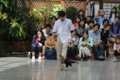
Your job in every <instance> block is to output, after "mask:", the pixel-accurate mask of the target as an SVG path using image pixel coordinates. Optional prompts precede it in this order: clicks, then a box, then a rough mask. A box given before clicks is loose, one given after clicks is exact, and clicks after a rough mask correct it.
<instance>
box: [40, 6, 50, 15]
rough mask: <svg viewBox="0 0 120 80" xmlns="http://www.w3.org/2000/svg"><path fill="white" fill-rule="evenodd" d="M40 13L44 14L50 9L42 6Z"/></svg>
mask: <svg viewBox="0 0 120 80" xmlns="http://www.w3.org/2000/svg"><path fill="white" fill-rule="evenodd" d="M40 13H42V14H44V13H48V9H47V8H46V7H41V8H40Z"/></svg>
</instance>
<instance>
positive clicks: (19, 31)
mask: <svg viewBox="0 0 120 80" xmlns="http://www.w3.org/2000/svg"><path fill="white" fill-rule="evenodd" d="M18 20H19V19H16V18H15V19H12V18H11V26H10V32H9V34H10V35H11V36H12V37H13V38H14V37H19V38H21V37H22V38H25V35H26V34H25V32H24V30H23V27H22V26H23V24H24V23H22V24H20V23H18V22H17V21H18Z"/></svg>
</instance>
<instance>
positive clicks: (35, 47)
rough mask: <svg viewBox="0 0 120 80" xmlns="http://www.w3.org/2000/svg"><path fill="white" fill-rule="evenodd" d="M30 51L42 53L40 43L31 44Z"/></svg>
mask: <svg viewBox="0 0 120 80" xmlns="http://www.w3.org/2000/svg"><path fill="white" fill-rule="evenodd" d="M31 51H32V52H38V53H42V47H41V46H40V45H36V44H32V46H31Z"/></svg>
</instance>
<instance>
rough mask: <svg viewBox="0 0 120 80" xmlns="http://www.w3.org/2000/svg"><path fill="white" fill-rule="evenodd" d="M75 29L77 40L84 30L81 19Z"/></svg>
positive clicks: (83, 22)
mask: <svg viewBox="0 0 120 80" xmlns="http://www.w3.org/2000/svg"><path fill="white" fill-rule="evenodd" d="M75 29H76V35H77V36H78V37H79V38H80V37H82V33H83V32H84V30H85V21H84V20H83V19H81V20H80V22H79V25H78V26H77V27H76V28H75Z"/></svg>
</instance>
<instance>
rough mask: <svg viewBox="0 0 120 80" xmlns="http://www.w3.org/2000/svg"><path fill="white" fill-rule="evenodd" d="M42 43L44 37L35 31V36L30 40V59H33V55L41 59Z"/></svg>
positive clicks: (41, 33) (40, 32)
mask: <svg viewBox="0 0 120 80" xmlns="http://www.w3.org/2000/svg"><path fill="white" fill-rule="evenodd" d="M44 42H45V37H44V35H43V32H42V31H40V30H38V31H37V35H34V36H33V39H32V47H31V51H32V59H35V53H36V52H37V53H39V57H38V59H41V58H42V57H41V56H42V47H43V46H44Z"/></svg>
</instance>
